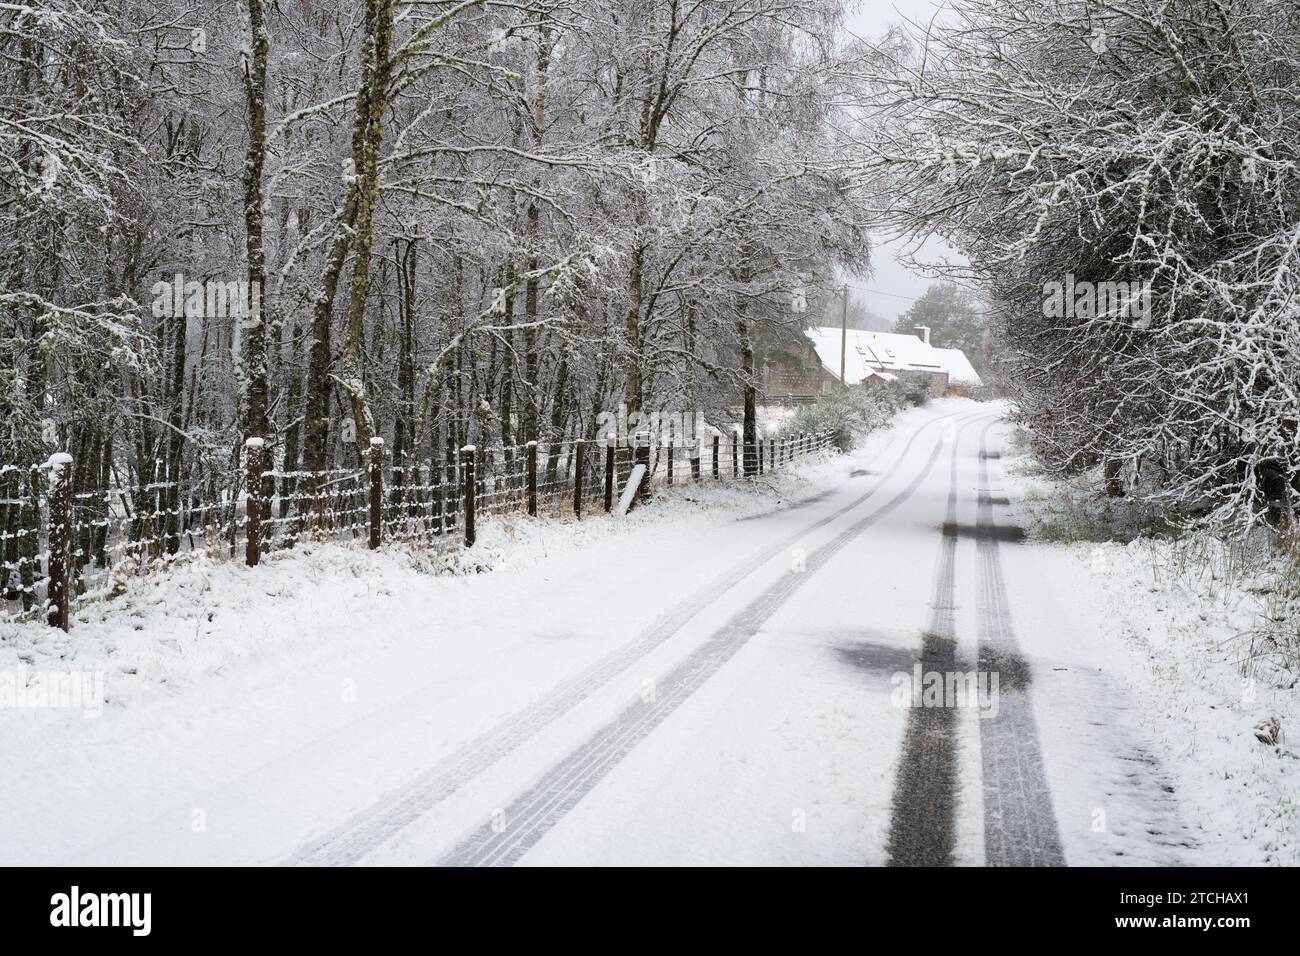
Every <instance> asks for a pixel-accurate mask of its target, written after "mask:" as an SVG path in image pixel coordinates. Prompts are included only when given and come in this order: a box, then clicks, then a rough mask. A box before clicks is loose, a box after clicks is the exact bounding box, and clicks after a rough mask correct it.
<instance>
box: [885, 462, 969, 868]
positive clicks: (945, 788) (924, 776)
mask: <svg viewBox="0 0 1300 956" xmlns="http://www.w3.org/2000/svg"><path fill="white" fill-rule="evenodd" d="M957 450H958V443H957V442H953V448H952V463H951V465H950V467H949V472H948V509H947V514H946V515H945V518H944V524H943V538H942V541H941V543H940V546H939V559H938V564H937V569H936V572H935V582H934V592H933V596H932V597H931V598H930V617H929V620H928V622H927V624H926V629H925V635H924V637H923V638H922V641H921V666H922V669H923V671H924V672H925V673H930V672H932V671H936V672H938V673H942V674H947V673H950V672H952V671H954V670H956V653H957V630H956V623H955V616H956V615H955V608H954V604H955V602H956V564H957ZM957 717H958V712H957V710H956V709H954V708H953V707H912V708H911V710H909V711H908V716H907V732H906V735H905V737H904V738H903V752H902V754H901V755H900V756H899V763H898V777H897V779H896V781H895V783H894V798H893V809H892V814H891V819H890V825H889V838H888V841H887V842H886V849H887V850H888V853H889V865H890V866H951V865H952V862H953V848H954V845H955V843H956V830H955V827H956V819H957V790H958V782H957Z"/></svg>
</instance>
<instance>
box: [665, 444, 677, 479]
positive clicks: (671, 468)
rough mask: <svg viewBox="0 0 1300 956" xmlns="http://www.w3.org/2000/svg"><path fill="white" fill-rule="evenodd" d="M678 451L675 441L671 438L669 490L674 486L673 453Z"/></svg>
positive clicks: (669, 445) (669, 449)
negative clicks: (674, 444) (674, 445)
mask: <svg viewBox="0 0 1300 956" xmlns="http://www.w3.org/2000/svg"><path fill="white" fill-rule="evenodd" d="M676 450H677V449H676V448H674V447H673V440H672V439H671V438H669V439H668V475H667V478H668V487H669V488H671V487H672V486H673V452H675V451H676Z"/></svg>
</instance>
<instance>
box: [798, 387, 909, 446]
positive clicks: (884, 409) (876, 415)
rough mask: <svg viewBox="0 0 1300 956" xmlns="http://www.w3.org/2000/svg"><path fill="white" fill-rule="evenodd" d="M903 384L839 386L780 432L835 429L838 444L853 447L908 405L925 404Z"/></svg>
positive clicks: (806, 409) (807, 407) (802, 411)
mask: <svg viewBox="0 0 1300 956" xmlns="http://www.w3.org/2000/svg"><path fill="white" fill-rule="evenodd" d="M921 404H924V401H916V400H915V396H914V395H913V394H912V392H910V391H909V389H908V387H907V386H905V385H903V384H901V383H890V384H889V385H868V386H862V387H859V388H850V389H837V390H836V391H834V392H832V393H830V394H828V395H823V396H822V397H821V398H819V399H818V400H817V401H816V402H814V403H813V404H811V405H803V406H801V407H800V408H799V410H798V411H797V412H796V413H795V414H794V415H793V416H792V417H791V418H790V419H789V420H788V421H787V422H786V423H785V424H784V425H783V426H782V428H781V432H780V434H781V435H783V436H785V435H797V434H800V433H807V432H821V431H832V432H834V442H835V446H836V447H837V448H839V449H840V450H841V451H848V450H849V449H851V448H852V447H853V446H854V444H855V443H856V442H857V440H858V439H859V438H860V437H861V436H862V435H865V434H866V433H868V432H871V431H874V430H875V429H877V428H880V427H881V426H882V425H885V424H887V423H888V422H889V421H890V419H892V418H893V417H894V416H895V415H896V414H897V413H898V411H899V410H900V409H902V408H904V407H905V406H907V405H921Z"/></svg>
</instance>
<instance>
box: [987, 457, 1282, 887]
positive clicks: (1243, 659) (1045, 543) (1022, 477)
mask: <svg viewBox="0 0 1300 956" xmlns="http://www.w3.org/2000/svg"><path fill="white" fill-rule="evenodd" d="M1003 465H1004V466H1005V474H1006V479H1007V481H1006V489H1007V491H1008V492H1010V496H1011V499H1012V501H1017V500H1019V502H1020V505H1019V508H1020V510H1021V513H1020V515H1019V518H1020V520H1021V522H1022V523H1023V524H1024V526H1025V528H1026V531H1027V532H1028V534H1029V538H1030V541H1031V542H1032V544H1033V546H1034V548H1035V549H1036V552H1037V553H1038V554H1040V555H1045V556H1046V558H1047V559H1048V560H1053V561H1059V562H1060V563H1061V564H1062V565H1063V566H1064V570H1063V573H1065V574H1068V575H1069V580H1071V582H1072V588H1071V590H1070V592H1069V594H1068V597H1067V600H1068V601H1069V602H1070V603H1071V604H1073V607H1072V608H1070V610H1071V612H1072V613H1073V614H1074V615H1075V617H1074V619H1075V620H1077V621H1079V622H1081V623H1085V624H1086V625H1087V626H1086V627H1085V628H1083V629H1082V633H1088V632H1093V633H1095V634H1096V635H1097V640H1098V641H1100V642H1101V643H1102V645H1104V646H1103V647H1101V648H1099V650H1100V651H1101V653H1102V655H1103V656H1104V657H1105V659H1106V660H1107V661H1108V662H1110V663H1112V664H1113V665H1114V666H1113V667H1112V668H1110V669H1111V671H1112V673H1120V674H1122V675H1123V678H1122V679H1123V682H1124V683H1125V684H1126V685H1127V690H1128V699H1129V700H1131V701H1132V702H1134V705H1135V706H1136V709H1137V716H1138V718H1139V721H1140V724H1141V726H1142V727H1143V728H1144V729H1145V730H1146V732H1147V736H1148V739H1149V740H1150V742H1151V743H1152V746H1153V747H1154V750H1155V752H1154V754H1153V755H1154V756H1155V758H1156V759H1157V760H1158V762H1159V768H1158V769H1159V771H1161V772H1163V773H1164V774H1166V775H1168V777H1169V779H1170V780H1171V782H1172V785H1173V789H1174V790H1175V791H1176V793H1177V798H1178V802H1179V805H1180V809H1181V813H1182V815H1183V817H1184V822H1185V823H1186V824H1187V825H1188V826H1189V827H1190V828H1191V829H1192V830H1193V831H1194V832H1198V833H1199V838H1200V843H1201V851H1202V853H1201V854H1200V858H1201V859H1202V860H1203V861H1204V862H1207V863H1211V862H1212V863H1223V864H1234V865H1288V866H1293V865H1296V864H1298V863H1300V796H1297V795H1298V794H1300V688H1298V681H1297V677H1298V675H1297V671H1296V669H1295V668H1296V659H1295V656H1294V651H1295V645H1294V644H1293V643H1289V642H1288V638H1287V637H1286V633H1287V630H1288V628H1289V629H1290V631H1291V633H1292V634H1294V630H1295V619H1294V618H1291V617H1290V616H1289V611H1288V610H1287V608H1286V606H1285V605H1286V602H1285V601H1284V600H1283V599H1284V598H1285V596H1286V595H1285V593H1284V592H1286V591H1287V584H1286V578H1287V569H1288V567H1293V564H1291V562H1290V561H1288V559H1287V558H1286V557H1285V556H1282V555H1275V554H1274V553H1273V549H1272V548H1271V547H1270V546H1269V545H1268V543H1267V542H1265V541H1262V540H1256V541H1252V542H1249V543H1248V544H1246V545H1243V544H1240V543H1238V544H1228V543H1225V542H1223V541H1220V540H1217V539H1214V538H1212V537H1210V536H1208V535H1205V534H1184V535H1175V534H1160V533H1150V532H1148V533H1145V534H1144V533H1139V532H1141V531H1142V526H1143V524H1144V523H1145V522H1144V521H1142V520H1141V519H1140V518H1139V519H1138V520H1133V512H1132V510H1131V509H1130V508H1128V507H1126V506H1124V505H1123V504H1119V505H1117V504H1116V503H1115V502H1111V501H1107V500H1106V499H1105V498H1103V497H1102V496H1101V495H1100V494H1099V493H1098V492H1099V489H1100V488H1101V481H1100V477H1099V476H1097V475H1089V476H1086V478H1084V479H1080V480H1079V481H1078V482H1062V481H1058V480H1054V479H1050V478H1048V477H1046V476H1044V475H1043V474H1042V472H1041V470H1040V469H1038V468H1037V467H1036V466H1035V464H1034V463H1033V461H1032V460H1031V459H1030V458H1029V457H1028V456H1027V455H1025V454H1023V453H1021V454H1017V455H1014V456H1004V459H1003ZM1051 552H1056V554H1054V555H1053V554H1052V553H1051ZM1058 576H1059V573H1058ZM1293 639H1294V638H1293V637H1292V638H1291V640H1293ZM1143 772H1153V771H1150V770H1144V771H1143Z"/></svg>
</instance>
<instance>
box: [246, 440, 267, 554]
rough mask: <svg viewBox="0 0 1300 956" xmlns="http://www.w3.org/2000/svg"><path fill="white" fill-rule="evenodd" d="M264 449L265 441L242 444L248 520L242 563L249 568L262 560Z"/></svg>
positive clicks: (249, 441)
mask: <svg viewBox="0 0 1300 956" xmlns="http://www.w3.org/2000/svg"><path fill="white" fill-rule="evenodd" d="M265 447H266V441H265V440H264V439H261V438H249V439H248V440H247V441H245V442H244V467H245V469H246V472H245V477H244V487H245V491H246V497H245V499H244V500H245V502H246V507H245V509H244V511H245V514H246V516H247V518H248V524H247V527H246V528H245V529H244V532H245V538H246V547H245V549H244V563H245V564H247V565H248V566H249V567H250V568H255V567H257V562H258V561H260V560H261V558H262V468H263V463H262V451H263V449H264V448H265Z"/></svg>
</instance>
